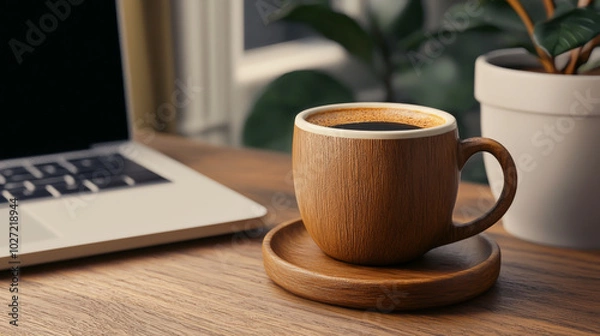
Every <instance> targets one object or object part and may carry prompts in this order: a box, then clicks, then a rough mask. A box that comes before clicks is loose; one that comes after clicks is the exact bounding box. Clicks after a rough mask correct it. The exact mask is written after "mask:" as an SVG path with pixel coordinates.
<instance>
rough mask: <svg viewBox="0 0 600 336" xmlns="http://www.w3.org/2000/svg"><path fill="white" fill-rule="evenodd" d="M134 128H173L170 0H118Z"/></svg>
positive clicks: (162, 130)
mask: <svg viewBox="0 0 600 336" xmlns="http://www.w3.org/2000/svg"><path fill="white" fill-rule="evenodd" d="M121 13H122V15H123V22H124V28H125V31H124V36H125V39H126V52H127V53H128V61H127V68H128V72H129V78H130V92H129V94H130V95H129V97H130V99H131V107H132V109H133V114H132V118H133V124H134V128H135V129H136V130H138V131H139V130H142V129H144V130H148V129H151V130H154V131H159V132H174V131H175V117H176V113H175V109H174V107H173V104H172V103H171V100H172V99H173V98H172V96H173V93H174V92H175V85H174V81H175V78H174V77H175V75H174V73H175V72H174V62H173V39H172V28H171V27H172V25H171V18H172V16H171V1H170V0H121Z"/></svg>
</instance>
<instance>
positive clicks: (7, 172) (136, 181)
mask: <svg viewBox="0 0 600 336" xmlns="http://www.w3.org/2000/svg"><path fill="white" fill-rule="evenodd" d="M159 182H168V180H167V179H165V178H163V177H162V176H160V175H158V174H156V173H154V172H152V171H150V170H148V169H147V168H144V167H143V166H141V165H139V164H137V163H135V162H133V161H131V160H129V159H127V158H125V157H124V156H122V155H120V154H110V155H104V156H90V157H84V158H76V159H68V160H64V161H56V162H46V163H41V164H35V165H28V166H10V167H2V168H0V204H2V203H6V202H8V199H10V198H15V197H16V198H18V199H19V200H20V201H22V200H28V199H37V198H43V197H61V196H63V195H69V194H75V193H87V192H99V191H102V190H106V189H114V188H127V187H134V186H139V185H145V184H149V183H159Z"/></svg>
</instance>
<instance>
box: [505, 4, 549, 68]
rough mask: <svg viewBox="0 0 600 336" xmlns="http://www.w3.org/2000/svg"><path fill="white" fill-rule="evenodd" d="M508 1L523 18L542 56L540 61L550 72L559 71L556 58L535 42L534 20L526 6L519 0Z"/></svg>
mask: <svg viewBox="0 0 600 336" xmlns="http://www.w3.org/2000/svg"><path fill="white" fill-rule="evenodd" d="M506 1H507V2H508V4H509V5H510V6H511V7H512V8H513V10H514V11H515V12H516V13H517V14H518V15H519V17H520V18H521V21H522V22H523V24H524V25H525V28H527V33H528V34H529V38H530V39H531V41H532V42H533V46H534V47H535V51H536V53H537V54H538V56H539V58H540V62H541V63H542V66H543V67H544V70H545V71H546V72H548V73H557V72H558V70H556V66H555V65H554V60H553V59H552V58H551V57H550V56H549V55H548V54H546V52H545V51H544V50H542V48H540V47H539V46H538V45H537V44H536V43H535V40H534V38H533V21H532V20H531V18H530V17H529V14H527V11H526V10H525V8H523V5H521V2H520V1H519V0H506Z"/></svg>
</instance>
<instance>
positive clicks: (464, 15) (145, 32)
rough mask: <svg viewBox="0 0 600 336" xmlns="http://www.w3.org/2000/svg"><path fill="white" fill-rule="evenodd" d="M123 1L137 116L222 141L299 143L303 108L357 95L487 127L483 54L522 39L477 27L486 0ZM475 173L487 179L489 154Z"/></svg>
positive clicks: (285, 147) (272, 146) (469, 128)
mask: <svg viewBox="0 0 600 336" xmlns="http://www.w3.org/2000/svg"><path fill="white" fill-rule="evenodd" d="M122 1H123V9H124V11H123V15H125V17H126V23H127V24H126V26H127V27H126V37H127V45H128V49H129V56H130V57H129V59H130V60H129V68H130V71H131V81H132V88H133V90H132V97H133V108H134V119H135V120H134V121H135V126H136V128H137V129H138V130H140V131H144V130H146V131H147V130H152V131H156V132H169V133H176V134H180V135H183V136H185V137H188V138H192V139H196V140H198V141H205V142H210V143H214V144H218V145H228V146H238V147H256V148H264V149H269V150H277V151H283V152H287V151H289V146H290V143H291V129H292V120H293V116H294V115H295V114H296V113H298V112H299V111H300V110H302V109H304V108H308V107H311V106H316V105H320V104H325V103H330V102H346V101H396V102H407V103H417V104H421V105H427V106H432V107H436V108H440V109H443V110H446V111H448V112H450V113H452V114H453V115H455V116H456V117H457V120H458V121H459V128H460V133H461V137H462V138H466V137H471V136H477V135H479V110H478V104H477V102H476V101H475V99H474V97H473V73H474V61H475V58H476V57H477V56H478V55H480V54H482V53H485V52H487V51H489V50H492V49H497V48H499V47H507V46H518V45H520V44H521V41H520V40H519V39H517V38H516V37H515V36H513V35H511V34H507V33H505V32H501V31H497V30H493V29H492V30H490V29H473V27H477V26H480V23H481V22H483V21H484V20H485V15H486V14H485V13H483V12H482V11H478V9H477V3H478V0H467V1H457V0H455V1H439V0H418V1H413V0H328V1H327V0H122ZM315 6H321V7H319V8H317V7H315ZM300 7H302V8H300ZM324 8H325V9H324ZM324 32H325V33H326V34H324ZM327 32H329V33H327ZM326 35H328V36H326ZM463 179H466V180H470V181H476V182H482V183H485V182H486V179H485V173H484V170H483V165H482V159H481V156H476V157H474V158H472V159H471V160H470V161H469V163H468V164H467V167H466V168H465V170H464V171H463Z"/></svg>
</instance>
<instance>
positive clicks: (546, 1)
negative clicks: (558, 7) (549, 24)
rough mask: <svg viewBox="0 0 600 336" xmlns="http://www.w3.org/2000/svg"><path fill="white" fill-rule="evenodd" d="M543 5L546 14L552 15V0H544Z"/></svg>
mask: <svg viewBox="0 0 600 336" xmlns="http://www.w3.org/2000/svg"><path fill="white" fill-rule="evenodd" d="M544 7H546V16H547V17H548V18H551V17H552V15H554V1H552V0H544Z"/></svg>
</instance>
